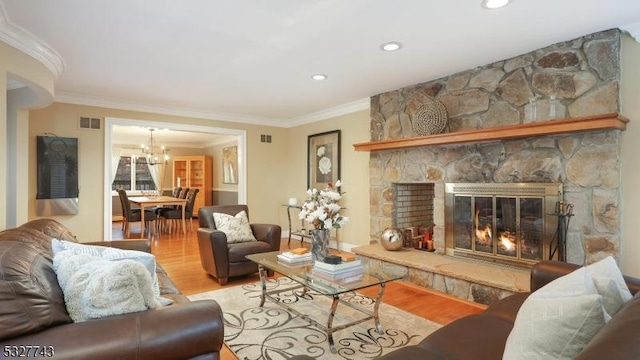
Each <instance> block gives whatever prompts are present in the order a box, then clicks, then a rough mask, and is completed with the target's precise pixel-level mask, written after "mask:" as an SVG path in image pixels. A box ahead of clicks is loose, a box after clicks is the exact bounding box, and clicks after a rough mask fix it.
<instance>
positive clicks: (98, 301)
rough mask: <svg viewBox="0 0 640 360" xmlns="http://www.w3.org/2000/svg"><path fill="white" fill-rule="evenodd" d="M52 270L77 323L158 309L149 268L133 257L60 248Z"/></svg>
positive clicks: (70, 312) (67, 306) (68, 310)
mask: <svg viewBox="0 0 640 360" xmlns="http://www.w3.org/2000/svg"><path fill="white" fill-rule="evenodd" d="M53 269H54V271H55V272H56V276H57V277H58V283H59V284H60V288H61V289H62V292H63V294H64V300H65V306H66V308H67V312H68V313H69V315H70V316H71V319H73V321H74V322H82V321H86V320H90V319H98V318H102V317H106V316H113V315H120V314H127V313H131V312H138V311H144V310H147V309H151V308H155V307H157V306H158V302H157V300H156V297H155V295H154V293H153V282H152V280H151V276H150V275H149V272H148V271H147V269H146V268H145V267H144V265H142V264H141V263H139V262H137V261H134V260H123V261H109V260H105V259H103V258H100V257H97V256H93V255H88V254H86V253H79V254H78V253H75V252H74V251H73V250H63V251H58V252H57V253H56V254H55V255H54V257H53Z"/></svg>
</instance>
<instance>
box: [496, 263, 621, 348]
mask: <svg viewBox="0 0 640 360" xmlns="http://www.w3.org/2000/svg"><path fill="white" fill-rule="evenodd" d="M631 297H632V296H631V292H630V291H629V288H628V287H627V285H626V283H625V281H624V278H623V276H622V273H621V272H620V269H619V268H618V266H617V264H616V262H615V260H614V259H613V258H612V257H607V258H605V259H603V260H601V261H598V262H597V263H594V264H591V265H589V266H585V267H583V268H580V269H578V270H576V271H574V272H572V273H570V274H568V275H565V276H562V277H560V278H558V279H556V280H554V281H552V282H550V283H549V284H547V285H546V286H544V287H542V288H540V289H538V290H537V291H535V292H533V293H532V294H531V295H530V296H529V298H528V299H527V300H526V301H525V302H524V303H523V304H522V307H520V310H519V311H518V315H517V316H516V321H515V323H514V325H513V330H512V331H511V333H510V334H509V337H508V339H507V343H506V346H505V352H504V355H503V359H504V360H509V359H523V360H526V359H547V358H550V359H551V358H552V359H573V358H574V357H575V356H576V355H578V354H579V353H580V352H581V351H582V349H583V348H584V347H585V346H586V345H587V344H588V343H589V341H590V340H591V338H592V337H593V336H594V335H595V334H596V333H597V332H598V331H600V329H601V328H602V327H603V326H604V324H605V323H606V322H607V321H609V320H610V319H611V316H613V315H614V314H615V313H616V312H618V310H620V308H622V307H623V306H624V304H626V303H627V302H628V301H629V300H630V299H631Z"/></svg>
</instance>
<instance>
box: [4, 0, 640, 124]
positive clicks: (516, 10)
mask: <svg viewBox="0 0 640 360" xmlns="http://www.w3.org/2000/svg"><path fill="white" fill-rule="evenodd" d="M0 1H2V0H0ZM480 3H481V0H456V1H451V0H441V1H427V0H306V1H301V0H268V1H266V0H217V1H212V0H173V1H168V0H164V1H153V0H109V1H105V0H55V1H51V0H4V7H5V13H6V16H7V17H8V19H9V21H10V22H11V23H12V24H14V25H16V26H19V27H22V28H23V29H25V30H26V31H28V32H30V33H32V34H33V35H35V36H36V37H37V38H39V39H40V40H42V41H43V42H45V43H46V44H48V45H49V46H50V47H51V48H53V49H54V50H55V51H57V52H58V53H59V54H60V56H61V57H62V59H63V61H64V64H65V67H64V71H63V72H62V74H61V76H60V77H59V79H58V81H57V83H56V93H57V94H56V97H57V99H58V100H59V101H64V102H73V103H87V104H102V105H103V106H114V107H119V108H124V109H146V110H147V111H159V112H164V113H172V114H184V115H192V116H198V117H204V118H213V119H222V120H230V121H234V120H235V121H243V122H250V123H261V124H268V125H275V126H293V125H296V124H300V123H304V122H308V121H311V120H314V119H315V118H316V117H317V116H318V114H317V113H318V112H323V111H327V110H332V109H333V110H336V109H341V107H342V106H344V108H349V107H351V108H357V107H358V106H363V105H362V104H365V105H364V106H365V107H366V99H367V98H368V97H370V96H372V95H375V94H378V93H381V92H386V91H389V90H394V89H398V88H401V87H404V86H408V85H412V84H416V83H421V82H426V81H429V80H433V79H437V78H440V77H443V76H445V75H449V74H453V73H456V72H459V71H463V70H466V69H470V68H474V67H476V66H481V65H484V64H488V63H491V62H494V61H498V60H501V59H507V58H510V57H513V56H516V55H520V54H523V53H526V52H529V51H532V50H535V49H538V48H542V47H545V46H548V45H551V44H553V43H556V42H560V41H564V40H570V39H573V38H576V37H579V36H582V35H585V34H589V33H593V32H597V31H601V30H606V29H610V28H616V27H619V26H624V25H629V24H632V23H637V22H638V21H640V1H639V0H607V1H604V0H598V1H596V0H535V1H534V0H513V1H512V3H511V4H510V5H508V6H506V7H505V8H503V9H499V10H485V9H483V8H482V7H481V6H480ZM0 4H1V3H0ZM392 40H395V41H400V42H402V43H403V48H402V50H400V51H398V52H394V53H386V52H383V51H381V50H380V49H379V46H380V44H382V43H384V42H387V41H392ZM316 73H323V74H327V75H328V76H329V78H328V79H327V80H325V81H322V82H317V81H312V80H311V79H310V76H311V75H312V74H316Z"/></svg>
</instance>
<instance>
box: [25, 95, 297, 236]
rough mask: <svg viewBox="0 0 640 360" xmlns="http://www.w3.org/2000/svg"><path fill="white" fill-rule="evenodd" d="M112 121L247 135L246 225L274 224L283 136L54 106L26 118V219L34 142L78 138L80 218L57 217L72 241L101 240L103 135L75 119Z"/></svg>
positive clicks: (253, 128) (262, 129) (263, 129)
mask: <svg viewBox="0 0 640 360" xmlns="http://www.w3.org/2000/svg"><path fill="white" fill-rule="evenodd" d="M81 115H82V116H89V117H99V118H102V119H104V118H105V117H115V118H123V119H134V120H143V121H144V120H147V121H154V122H170V123H181V124H189V125H198V126H211V127H216V128H232V129H243V130H246V131H247V158H248V161H247V173H248V174H247V176H248V179H249V181H248V185H247V203H248V204H249V206H250V207H251V220H252V221H254V222H271V223H273V222H277V221H279V219H278V215H277V214H278V210H279V204H280V203H281V202H282V200H281V199H282V196H280V195H279V194H280V193H281V192H284V189H283V188H282V186H281V184H280V181H281V174H284V173H286V169H287V168H286V166H287V164H286V162H284V161H281V159H283V158H285V157H286V152H287V148H286V143H287V130H286V129H283V128H274V127H270V126H258V125H246V124H238V123H231V122H224V121H215V120H204V119H193V118H185V117H178V116H170V115H160V114H150V113H141V112H133V111H125V110H118V109H107V108H100V107H90V106H81V105H73V104H61V103H54V104H53V105H51V106H49V107H47V108H44V109H39V110H34V111H31V113H30V118H31V121H30V131H29V148H30V150H31V151H32V153H31V154H34V155H30V156H29V157H28V159H29V164H30V166H29V171H30V174H31V176H29V189H30V190H29V198H28V199H25V201H28V202H29V218H30V219H33V218H36V217H37V216H36V214H35V190H36V179H35V171H36V168H35V136H37V135H42V134H44V133H45V132H51V133H55V134H57V135H58V136H65V137H78V172H79V183H80V213H79V214H77V215H73V216H59V217H56V219H57V220H59V221H61V222H62V223H64V224H65V225H66V226H67V227H69V228H70V229H72V231H73V232H74V233H75V234H76V235H77V236H78V238H79V239H80V241H83V242H86V241H95V240H101V239H102V238H103V233H104V229H103V219H104V216H105V214H104V208H105V206H104V195H103V191H104V189H103V184H104V181H103V178H104V175H105V166H104V164H103V162H104V161H103V159H104V135H105V134H104V130H99V131H96V130H86V129H78V127H77V119H78V117H79V116H81ZM263 133H269V134H272V135H273V137H274V139H277V141H274V142H273V143H271V144H267V145H265V144H262V143H260V134H263Z"/></svg>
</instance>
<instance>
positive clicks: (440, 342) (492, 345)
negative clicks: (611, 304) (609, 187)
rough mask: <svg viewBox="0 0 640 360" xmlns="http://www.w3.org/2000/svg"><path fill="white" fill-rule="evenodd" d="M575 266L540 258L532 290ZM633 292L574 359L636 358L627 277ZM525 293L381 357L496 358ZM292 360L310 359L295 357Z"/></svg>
mask: <svg viewBox="0 0 640 360" xmlns="http://www.w3.org/2000/svg"><path fill="white" fill-rule="evenodd" d="M577 268H579V266H578V265H573V264H567V263H563V262H557V261H543V262H540V263H538V264H536V265H535V266H534V267H533V269H532V271H531V290H532V291H535V290H537V289H539V288H541V287H542V286H544V285H546V284H547V283H549V282H551V281H552V280H554V279H556V278H558V277H560V276H562V275H566V274H568V273H570V272H571V271H573V270H575V269H577ZM625 280H626V282H627V285H628V286H629V290H631V293H632V294H633V295H634V297H633V298H632V299H631V301H629V302H628V303H627V304H626V305H625V306H624V307H623V308H622V309H621V310H620V311H619V312H617V313H616V314H615V315H614V317H613V318H612V319H611V321H609V322H608V323H607V324H606V325H605V326H604V328H603V329H601V330H600V332H599V333H598V334H596V336H595V337H594V338H593V339H591V342H589V344H588V345H587V346H586V347H585V348H584V349H583V350H582V352H581V353H580V354H579V355H578V357H577V358H576V360H602V359H616V360H627V359H628V360H631V359H639V358H640V342H638V338H639V337H640V292H639V291H640V279H638V278H632V277H628V276H625ZM528 296H529V293H518V294H514V295H511V296H508V297H506V298H504V299H502V300H500V301H498V302H495V303H493V304H492V305H490V306H489V307H488V308H487V309H486V310H485V311H484V312H483V313H481V314H477V315H471V316H467V317H464V318H461V319H459V320H456V321H454V322H452V323H450V324H448V325H446V326H444V327H442V328H440V329H438V330H437V331H435V332H433V333H432V334H431V335H429V336H427V337H426V338H425V339H424V340H422V341H421V342H420V343H419V344H417V345H414V346H406V347H403V348H400V349H398V350H395V351H393V352H391V353H389V354H387V355H384V356H382V357H380V358H379V359H384V360H390V359H398V360H410V359H420V360H429V359H433V360H435V359H439V360H470V359H473V360H499V359H502V354H503V352H504V347H505V344H506V341H507V337H508V336H509V333H510V332H511V329H512V328H513V324H514V321H515V318H516V315H517V313H518V309H520V306H521V305H522V303H523V302H524V301H525V300H526V298H527V297H528ZM293 359H296V360H303V359H312V358H311V357H307V356H297V357H294V358H292V360H293Z"/></svg>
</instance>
